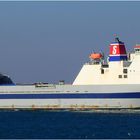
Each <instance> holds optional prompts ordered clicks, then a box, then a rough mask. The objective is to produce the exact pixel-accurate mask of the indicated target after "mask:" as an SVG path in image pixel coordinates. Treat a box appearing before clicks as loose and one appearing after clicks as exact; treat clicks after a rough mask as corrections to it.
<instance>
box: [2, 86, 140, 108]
mask: <svg viewBox="0 0 140 140" xmlns="http://www.w3.org/2000/svg"><path fill="white" fill-rule="evenodd" d="M0 91H1V93H0V108H1V109H15V108H18V109H81V110H84V109H121V108H123V109H135V108H140V92H139V91H140V86H139V85H96V86H93V85H89V86H74V85H48V86H47V87H46V86H41V87H40V86H39V87H36V86H35V85H27V86H0Z"/></svg>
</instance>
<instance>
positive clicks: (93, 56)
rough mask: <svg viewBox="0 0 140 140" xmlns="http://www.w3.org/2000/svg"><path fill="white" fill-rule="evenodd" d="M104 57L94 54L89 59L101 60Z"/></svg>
mask: <svg viewBox="0 0 140 140" xmlns="http://www.w3.org/2000/svg"><path fill="white" fill-rule="evenodd" d="M102 57H103V56H102V54H101V53H92V54H90V56H89V58H90V59H101V58H102Z"/></svg>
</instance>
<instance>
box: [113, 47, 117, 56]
mask: <svg viewBox="0 0 140 140" xmlns="http://www.w3.org/2000/svg"><path fill="white" fill-rule="evenodd" d="M116 53H117V46H113V51H112V54H116Z"/></svg>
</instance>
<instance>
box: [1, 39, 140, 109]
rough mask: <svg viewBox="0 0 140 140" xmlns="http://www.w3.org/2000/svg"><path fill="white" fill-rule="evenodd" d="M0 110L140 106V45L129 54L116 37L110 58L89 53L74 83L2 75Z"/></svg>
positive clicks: (110, 50)
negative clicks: (23, 81) (20, 81)
mask: <svg viewBox="0 0 140 140" xmlns="http://www.w3.org/2000/svg"><path fill="white" fill-rule="evenodd" d="M0 109H73V110H77V109H79V110H86V109H91V110H98V109H140V45H139V44H137V45H136V46H135V47H134V51H133V52H131V53H127V51H126V48H125V44H124V42H122V41H120V40H119V38H118V37H116V38H115V41H114V42H112V43H111V44H110V45H109V56H108V57H107V59H105V56H104V54H103V53H100V52H99V53H97V52H92V53H91V54H89V62H87V63H85V64H84V65H83V66H82V68H81V70H80V72H79V73H78V75H77V76H76V78H75V80H74V81H73V83H72V84H66V83H65V81H63V80H61V81H59V82H58V84H51V83H41V82H40V83H34V84H15V83H13V81H12V80H11V78H10V77H9V76H7V75H4V74H0Z"/></svg>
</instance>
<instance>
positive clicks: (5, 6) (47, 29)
mask: <svg viewBox="0 0 140 140" xmlns="http://www.w3.org/2000/svg"><path fill="white" fill-rule="evenodd" d="M139 7H140V2H139V1H137V2H121V1H118V2H113V1H112V2H100V1H99V2H95V1H90V2H72V1H71V2H66V1H65V2H48V1H46V2H2V1H1V2H0V49H1V50H0V64H1V67H0V72H1V73H4V74H8V75H9V76H10V77H11V78H12V79H13V80H14V82H16V83H32V82H40V81H43V82H49V83H52V82H53V83H57V82H58V81H59V80H63V79H64V80H66V82H68V83H72V81H73V80H74V78H75V76H76V75H77V74H78V72H79V70H80V69H81V67H82V65H83V64H84V63H85V62H87V61H88V56H89V54H90V53H91V52H92V51H93V50H94V51H104V52H105V53H106V54H108V52H109V48H108V46H109V44H110V42H112V41H114V34H117V35H118V36H119V37H120V39H121V40H122V41H124V42H125V44H126V47H127V50H128V51H132V50H133V46H134V45H135V44H136V43H140V18H139V17H140V8H139Z"/></svg>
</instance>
